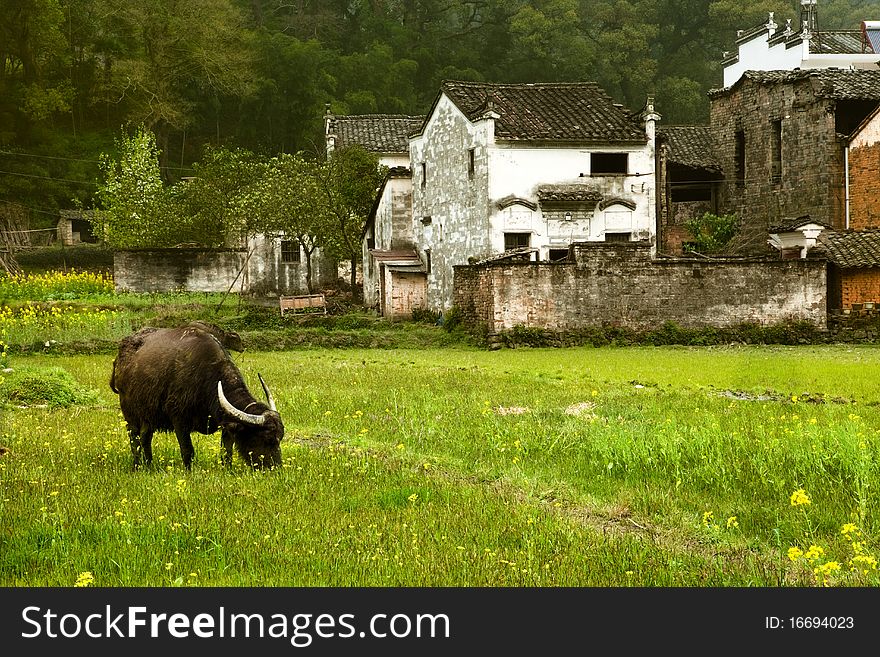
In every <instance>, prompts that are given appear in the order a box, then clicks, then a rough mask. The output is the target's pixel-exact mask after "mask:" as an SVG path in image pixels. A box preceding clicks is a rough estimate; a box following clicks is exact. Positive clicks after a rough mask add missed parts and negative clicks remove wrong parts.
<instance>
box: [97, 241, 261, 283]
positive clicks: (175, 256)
mask: <svg viewBox="0 0 880 657" xmlns="http://www.w3.org/2000/svg"><path fill="white" fill-rule="evenodd" d="M244 257H245V251H244V250H243V249H223V250H221V249H150V250H147V249H143V250H141V249H138V250H132V251H116V252H115V253H114V254H113V281H114V284H115V286H116V289H117V290H128V291H131V292H166V291H171V290H187V291H192V292H225V291H226V290H227V288H228V287H229V285H230V284H231V283H232V281H233V279H234V278H235V275H236V273H238V270H239V269H240V268H241V266H242V264H243V263H244Z"/></svg>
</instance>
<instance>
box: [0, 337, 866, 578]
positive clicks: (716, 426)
mask: <svg viewBox="0 0 880 657" xmlns="http://www.w3.org/2000/svg"><path fill="white" fill-rule="evenodd" d="M235 360H236V362H237V363H238V365H239V367H240V368H241V369H242V371H243V373H244V374H245V378H246V380H247V381H248V382H249V385H250V387H251V390H252V391H254V392H255V393H256V392H257V391H258V390H259V384H258V383H257V372H260V373H262V375H263V377H264V378H265V379H266V380H267V382H268V383H269V385H270V386H271V387H272V390H273V393H274V395H275V398H276V400H277V402H278V407H279V410H280V411H281V414H282V416H283V418H284V421H285V426H286V431H287V433H286V437H285V440H284V442H283V443H282V446H283V455H284V466H283V468H280V469H276V470H274V471H271V472H257V473H254V472H251V471H249V470H248V469H246V468H245V467H244V465H243V464H241V462H236V464H235V465H234V466H233V468H231V469H226V468H224V467H223V466H222V465H221V464H220V462H219V457H220V445H219V436H194V443H195V446H196V461H195V464H194V467H193V470H192V472H186V471H185V470H184V468H183V466H182V464H181V462H180V455H179V452H178V449H177V444H176V440H175V439H174V437H173V436H171V435H164V434H159V435H157V437H156V440H155V441H154V449H155V457H156V461H157V463H158V466H157V467H156V469H155V470H153V471H140V472H132V471H131V456H130V453H129V450H128V442H127V436H126V432H125V428H124V426H123V424H122V420H121V416H120V413H119V409H118V403H117V400H116V397H115V395H114V394H113V393H112V392H111V391H110V389H109V388H108V385H107V381H108V379H109V372H110V364H111V361H112V356H110V355H94V356H46V355H32V356H22V355H18V356H12V357H11V358H10V363H9V364H10V365H11V366H12V367H13V368H35V369H39V368H48V367H60V368H63V369H64V370H65V371H67V372H69V373H70V374H71V375H72V376H73V377H74V379H75V380H76V381H77V382H78V383H79V384H80V385H81V386H83V387H84V388H86V389H94V390H96V391H97V394H93V395H91V397H89V399H91V401H90V402H88V403H86V404H81V405H75V406H73V407H70V408H63V407H62V408H52V407H46V408H41V407H37V406H33V405H30V406H26V407H18V406H25V405H24V404H18V405H16V404H14V403H10V404H9V405H8V406H7V407H6V408H5V409H4V410H3V411H2V417H0V445H3V446H5V447H6V448H8V450H9V451H8V453H6V454H5V455H3V456H0V585H5V586H72V585H74V584H75V583H77V581H79V582H80V584H91V585H93V586H166V585H167V586H244V585H249V586H251V585H252V586H324V585H329V586H386V585H393V586H466V585H474V586H800V585H841V586H851V585H859V586H862V585H869V586H876V585H877V584H878V583H880V578H878V574H877V570H876V559H875V555H876V554H877V550H878V545H877V541H876V539H877V536H878V529H880V526H878V503H877V494H876V491H877V487H878V484H880V468H878V445H880V439H878V429H880V383H878V382H880V349H878V348H876V347H873V346H858V347H854V346H847V347H843V346H804V347H719V348H694V347H692V348H683V347H682V348H675V347H662V348H661V347H657V348H651V347H646V348H600V349H593V348H574V349H556V350H554V349H516V350H510V349H508V350H501V351H492V352H490V351H483V350H478V349H470V348H463V347H462V348H446V349H422V350H403V349H396V350H331V349H303V350H296V351H284V352H263V353H251V352H247V351H246V352H245V353H243V354H240V355H235ZM9 384H10V381H6V383H5V384H0V387H2V386H3V385H9ZM798 491H802V493H798Z"/></svg>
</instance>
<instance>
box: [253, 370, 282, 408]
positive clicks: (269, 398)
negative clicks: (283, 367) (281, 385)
mask: <svg viewBox="0 0 880 657" xmlns="http://www.w3.org/2000/svg"><path fill="white" fill-rule="evenodd" d="M257 378H259V379H260V385H262V386H263V392H265V393H266V401H268V402H269V410H271V411H275V412H276V413H277V412H278V409H277V408H275V399H274V398H273V397H272V393H271V392H269V386H267V385H266V382H265V381H263V376H262V375H261V374H259V373H257Z"/></svg>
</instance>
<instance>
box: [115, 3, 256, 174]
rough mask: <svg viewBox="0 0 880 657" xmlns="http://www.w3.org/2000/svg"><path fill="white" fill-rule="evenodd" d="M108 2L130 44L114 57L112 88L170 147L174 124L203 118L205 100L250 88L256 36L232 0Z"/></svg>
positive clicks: (161, 143)
mask: <svg viewBox="0 0 880 657" xmlns="http://www.w3.org/2000/svg"><path fill="white" fill-rule="evenodd" d="M107 1H108V2H110V3H111V5H112V11H113V19H114V20H113V24H114V26H115V29H116V31H117V34H119V40H120V42H122V43H123V44H124V48H123V49H121V51H120V53H119V55H118V56H117V58H116V59H115V60H114V61H113V62H112V69H111V76H110V87H111V91H112V92H113V93H114V94H115V96H116V98H117V102H119V103H125V107H126V110H127V117H128V118H129V120H130V121H132V122H134V123H142V124H144V125H145V126H147V127H148V128H150V129H151V130H153V131H154V132H155V133H156V136H157V140H158V143H159V146H160V148H161V149H162V151H163V152H165V153H167V150H168V146H169V136H170V133H171V131H172V130H177V131H183V130H185V129H187V128H189V127H191V126H192V125H194V124H195V122H196V121H197V120H198V119H199V118H200V117H197V116H196V115H195V108H196V106H197V104H198V103H197V101H198V99H199V98H202V99H212V98H213V99H215V100H217V99H219V98H220V97H221V96H222V95H226V94H231V95H238V96H240V97H245V96H247V95H248V93H249V92H250V81H251V79H252V78H253V66H252V65H253V52H252V49H251V41H250V40H249V38H248V33H247V31H246V29H245V24H244V21H243V18H242V16H241V14H240V12H239V11H238V10H237V8H236V7H235V6H234V5H233V4H232V2H231V1H230V0H140V1H139V2H130V0H107ZM212 114H214V116H210V115H209V116H207V117H202V121H204V122H206V123H207V124H208V125H210V121H211V120H212V119H215V120H216V118H217V117H216V111H215V112H213V113H212ZM206 119H207V120H206ZM163 164H165V165H167V161H166V162H163Z"/></svg>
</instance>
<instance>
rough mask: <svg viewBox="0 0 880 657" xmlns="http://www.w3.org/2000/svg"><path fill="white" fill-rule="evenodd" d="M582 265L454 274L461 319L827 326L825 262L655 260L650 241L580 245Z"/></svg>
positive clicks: (483, 322)
mask: <svg viewBox="0 0 880 657" xmlns="http://www.w3.org/2000/svg"><path fill="white" fill-rule="evenodd" d="M573 250H574V255H575V262H573V263H563V264H550V263H531V262H525V263H517V262H506V263H489V264H482V265H468V266H460V267H456V268H455V296H454V303H455V305H456V306H457V308H458V310H459V312H460V313H461V316H462V320H463V322H464V323H465V324H466V325H468V326H470V327H472V328H481V329H484V330H486V331H488V333H490V334H493V333H497V332H499V331H504V330H509V329H512V328H514V327H516V326H524V327H533V328H546V329H552V330H560V331H562V330H572V329H578V328H587V327H591V326H603V325H613V326H620V327H626V328H632V329H637V330H645V329H650V328H656V327H657V326H659V325H660V324H662V323H663V322H665V321H672V322H675V323H677V324H679V325H680V326H683V327H695V328H696V327H703V326H714V327H724V326H734V325H737V324H741V323H746V322H751V323H760V324H775V323H779V322H783V321H787V320H804V321H808V322H811V323H813V324H815V325H816V326H817V327H819V328H825V323H826V298H825V294H826V292H825V290H826V271H825V262H824V261H822V260H785V261H783V260H743V259H724V260H705V259H684V258H676V259H656V260H655V259H651V257H650V248H649V246H648V245H646V244H644V243H630V244H627V243H620V244H615V243H581V244H577V245H575V246H574V249H573Z"/></svg>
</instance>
